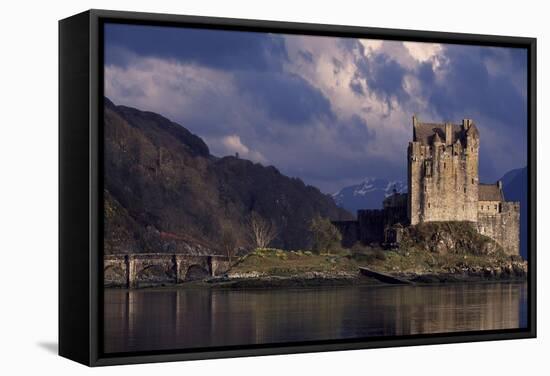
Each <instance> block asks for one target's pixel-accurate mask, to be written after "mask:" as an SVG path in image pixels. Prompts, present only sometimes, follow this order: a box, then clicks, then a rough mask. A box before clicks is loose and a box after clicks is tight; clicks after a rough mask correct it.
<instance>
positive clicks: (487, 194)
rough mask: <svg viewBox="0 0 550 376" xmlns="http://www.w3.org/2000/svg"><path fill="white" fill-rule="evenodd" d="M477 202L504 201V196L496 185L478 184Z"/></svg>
mask: <svg viewBox="0 0 550 376" xmlns="http://www.w3.org/2000/svg"><path fill="white" fill-rule="evenodd" d="M478 200H479V201H504V195H503V193H502V189H500V187H499V186H498V184H480V185H479V188H478Z"/></svg>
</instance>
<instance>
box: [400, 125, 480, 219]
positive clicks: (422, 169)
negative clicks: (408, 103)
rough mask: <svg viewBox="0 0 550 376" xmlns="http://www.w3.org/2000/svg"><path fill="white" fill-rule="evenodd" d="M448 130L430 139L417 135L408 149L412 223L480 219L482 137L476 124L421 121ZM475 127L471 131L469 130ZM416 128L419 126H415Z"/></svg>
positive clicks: (409, 212)
mask: <svg viewBox="0 0 550 376" xmlns="http://www.w3.org/2000/svg"><path fill="white" fill-rule="evenodd" d="M413 123H414V124H413V125H414V127H420V126H422V127H423V128H425V129H429V128H430V127H432V126H433V128H434V130H439V129H443V128H444V129H445V133H444V137H445V139H444V140H442V139H441V138H440V137H439V135H438V133H437V132H435V131H434V136H433V137H432V138H430V139H428V140H426V139H424V138H422V139H420V138H417V137H416V131H415V137H414V138H413V141H412V142H411V143H410V144H409V148H408V164H409V166H408V167H409V168H408V172H409V175H408V183H409V191H410V199H409V208H408V216H409V219H410V223H411V224H413V225H414V224H417V223H419V222H432V221H470V222H476V221H477V209H478V208H477V201H478V184H479V181H478V154H479V140H478V134H477V130H476V129H475V125H473V124H472V123H471V122H470V121H469V120H464V121H463V124H462V125H456V124H444V125H441V124H439V125H438V124H433V125H432V124H421V125H420V124H418V123H417V122H416V120H413ZM470 128H472V131H470ZM415 129H416V128H415Z"/></svg>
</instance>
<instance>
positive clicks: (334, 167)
mask: <svg viewBox="0 0 550 376" xmlns="http://www.w3.org/2000/svg"><path fill="white" fill-rule="evenodd" d="M289 38H294V37H293V36H277V35H270V34H265V33H244V32H228V31H219V30H218V31H216V30H200V29H181V28H165V27H150V26H146V27H143V26H129V25H107V27H106V30H105V42H106V44H105V47H106V63H107V64H111V65H113V66H117V67H122V68H126V67H128V66H130V65H132V64H137V62H138V60H139V59H140V58H143V57H154V58H158V59H160V60H162V61H163V62H175V63H178V64H182V65H185V66H187V65H192V66H196V67H207V68H210V69H211V70H214V71H216V72H221V73H223V77H224V78H223V79H226V78H227V80H228V81H227V82H225V81H224V84H225V85H226V86H231V87H234V88H235V90H234V91H231V90H229V91H228V90H226V86H224V88H223V90H222V89H221V88H220V87H221V84H219V83H218V82H214V84H212V81H210V82H207V84H206V85H207V86H208V90H206V91H205V93H206V94H204V95H203V96H202V97H200V98H199V95H200V93H201V92H200V91H199V90H195V91H193V90H190V83H189V81H188V79H187V78H186V77H181V78H180V79H178V77H172V76H171V75H170V77H168V79H166V80H164V81H163V82H167V83H163V85H164V86H162V87H160V86H159V87H155V89H154V90H152V91H154V92H155V93H157V92H159V91H163V95H164V96H165V97H166V98H170V97H171V96H172V95H174V94H175V95H176V96H180V97H182V98H192V100H193V103H194V106H191V107H189V108H188V107H186V109H185V111H184V110H181V111H179V110H177V109H176V110H174V116H175V117H176V118H175V119H174V120H177V121H180V122H181V123H182V124H183V125H184V126H185V127H187V128H189V129H191V130H192V131H193V132H195V133H197V134H199V135H201V137H205V138H207V139H208V140H214V141H216V140H218V141H219V140H220V139H221V138H222V137H224V136H228V135H238V136H239V137H240V140H241V141H242V142H243V144H244V145H246V147H248V148H250V150H253V151H258V152H261V153H262V155H263V156H265V157H266V160H267V161H268V163H272V164H274V165H275V166H276V167H277V168H278V169H280V171H281V172H283V173H285V174H287V175H290V176H296V177H300V178H302V179H303V180H304V181H305V182H307V183H312V184H315V185H317V186H318V187H319V188H321V189H322V190H323V191H325V192H330V191H335V190H337V189H339V188H342V186H338V184H344V183H346V184H349V183H350V182H355V183H356V182H358V181H360V180H361V179H363V178H364V177H366V176H375V177H381V178H387V179H392V180H393V179H402V180H404V179H405V178H406V143H407V142H408V139H409V133H407V135H406V136H404V135H403V132H405V130H404V129H403V130H402V131H400V130H399V129H396V128H398V127H399V126H402V123H401V124H394V123H390V122H389V120H388V119H389V118H390V114H396V113H397V114H398V115H396V116H397V117H392V119H397V122H399V121H400V120H399V119H400V117H399V116H401V114H402V113H403V114H407V116H409V115H412V114H413V113H419V112H420V113H422V111H427V112H428V114H429V118H426V119H422V120H425V121H436V122H439V121H460V119H462V118H464V117H474V116H475V118H474V120H475V121H476V122H477V123H478V124H479V125H480V128H481V130H482V131H483V130H491V131H494V130H497V131H498V133H499V136H500V137H501V139H498V140H497V139H494V140H491V139H489V137H488V136H487V137H484V138H483V140H482V149H481V155H480V175H481V177H482V178H483V179H484V180H487V178H484V177H488V178H489V179H493V178H494V179H496V178H498V177H500V176H501V175H502V174H503V173H504V172H506V171H508V170H510V169H512V168H516V167H521V164H522V163H525V160H522V161H517V163H516V164H514V161H513V160H512V161H511V160H510V157H509V156H508V154H510V149H507V148H506V147H501V148H500V149H499V147H498V146H499V144H498V143H503V144H502V145H504V144H506V143H508V145H515V146H513V148H514V150H516V151H517V150H520V151H523V152H524V154H525V151H526V126H527V123H526V102H525V95H524V94H523V95H522V89H521V87H523V86H522V83H523V82H524V81H525V79H522V77H521V75H522V74H524V75H526V62H527V59H526V55H525V53H524V52H522V51H519V50H512V49H492V48H486V47H472V46H455V45H446V46H443V50H442V51H440V52H439V53H438V55H440V56H437V57H438V58H439V57H440V58H441V59H440V60H439V64H440V65H441V69H443V71H444V73H445V74H443V76H442V77H443V79H442V80H441V79H440V73H441V72H440V71H438V73H437V74H436V72H434V65H433V61H431V60H426V61H423V62H420V61H417V60H415V59H414V58H413V57H412V56H410V55H408V53H409V52H408V50H407V49H406V48H405V46H404V45H402V44H399V43H398V42H387V43H386V42H384V43H383V44H382V47H379V48H377V49H375V50H370V49H369V53H365V47H364V46H363V45H362V43H360V42H359V41H357V40H354V39H349V38H348V39H339V40H336V41H334V40H332V41H331V43H333V42H336V43H335V44H336V45H337V46H338V48H339V49H341V52H337V53H332V52H331V53H330V55H328V56H327V55H324V56H321V55H319V52H318V51H317V50H310V48H309V46H308V45H307V41H306V43H301V44H299V45H298V46H297V48H296V49H294V50H292V49H290V51H295V55H292V56H294V59H293V60H295V61H291V59H289V52H288V51H287V45H286V43H287V42H288V40H289ZM300 38H302V37H300ZM288 43H289V44H290V42H288ZM391 43H394V45H391ZM333 46H334V43H333V45H332V46H329V45H327V51H334V48H333ZM295 47H296V45H295ZM312 51H317V52H315V53H314V52H312ZM404 57H405V58H406V59H404ZM323 58H324V60H323ZM323 62H328V67H327V69H326V71H323V74H324V75H329V76H330V74H331V73H332V74H333V75H334V80H336V81H335V82H337V84H336V85H337V86H338V85H340V83H341V82H344V85H345V86H344V85H342V86H341V87H340V88H342V89H344V90H345V89H348V90H349V91H348V93H349V94H350V98H352V99H354V100H357V102H362V103H363V104H360V105H358V106H357V107H355V108H353V106H352V104H353V102H354V101H353V100H350V101H349V103H348V102H346V105H345V106H343V107H345V108H344V109H342V105H341V102H342V101H340V103H339V102H338V100H335V97H334V95H340V94H341V91H338V90H336V91H335V92H334V93H331V91H330V89H328V90H326V89H323V91H321V90H320V88H322V87H323V85H322V83H320V82H316V80H317V79H319V76H316V75H315V74H312V75H311V76H308V75H307V74H304V73H303V71H302V69H303V70H307V69H309V70H310V71H308V72H316V69H317V68H319V66H320V64H322V63H323ZM289 67H290V69H289ZM169 72H173V71H169ZM349 72H351V75H352V79H351V81H349V78H348V81H345V80H346V77H348V76H347V75H348V73H349ZM152 73H156V71H155V70H152V71H147V70H145V71H142V74H143V75H144V76H151V75H152ZM171 74H172V73H171ZM127 77H129V78H130V79H134V77H135V76H132V75H128V76H127ZM141 77H143V76H141ZM201 77H202V76H201ZM204 77H206V76H204ZM204 77H203V78H204ZM208 77H209V76H208ZM215 77H218V76H215ZM325 77H326V76H325ZM407 77H413V78H414V79H415V80H413V82H414V83H415V84H416V82H418V84H419V85H418V88H417V90H416V91H415V92H414V93H415V94H414V95H412V94H409V92H408V91H407V90H406V89H405V79H406V78H407ZM306 78H307V79H306ZM212 80H215V78H213V79H212ZM123 82H125V83H126V82H127V81H123ZM197 82H198V84H201V82H204V80H197ZM407 82H409V81H407ZM140 84H141V82H133V83H132V84H125V85H124V86H123V90H122V89H121V91H120V92H119V93H118V94H119V98H118V99H119V100H120V98H124V97H132V95H133V96H134V97H136V98H138V97H146V94H147V93H143V91H144V90H146V88H143V87H142V86H141V85H140ZM325 84H326V83H325ZM152 85H155V83H154V82H153V83H152ZM174 86H177V87H174ZM340 88H339V89H340ZM415 88H416V86H415ZM193 89H195V88H194V87H193ZM124 91H125V92H124ZM164 91H165V92H164ZM131 93H133V94H132V95H130V94H131ZM136 93H139V94H140V95H137V94H136ZM228 93H230V94H228ZM417 95H418V97H416V96H417ZM353 96H355V97H353ZM344 98H346V97H344ZM113 99H115V98H113ZM159 102H160V103H162V101H161V100H159ZM169 103H172V102H169ZM125 104H128V105H132V103H125ZM348 104H349V106H348ZM380 105H381V106H380ZM136 106H137V107H139V106H138V105H136ZM172 107H174V106H171V108H172ZM176 107H177V106H176ZM381 107H387V108H388V111H385V112H384V113H380V114H378V113H377V112H376V111H379V108H381ZM150 110H153V111H155V108H150ZM178 111H179V112H178ZM354 112H355V113H354ZM403 116H404V115H403ZM178 117H179V118H178ZM479 117H481V119H480V118H479ZM365 118H366V119H368V123H367V121H366V120H365ZM408 119H410V117H409V118H408ZM392 121H394V122H395V120H392ZM383 128H388V129H389V128H391V131H390V132H387V133H384V129H383ZM501 130H502V131H501ZM377 132H378V133H377ZM399 132H401V133H399ZM407 132H409V131H408V130H407ZM485 134H487V133H485ZM388 136H389V137H393V139H389V138H387V137H388ZM482 137H483V136H482ZM396 139H398V140H401V139H402V143H403V145H402V146H396V145H397V144H396V142H395V140H396ZM392 141H393V142H392ZM399 142H401V141H399ZM513 143H515V144H513ZM381 144H382V145H388V147H387V148H386V149H387V152H385V151H384V147H382V148H381V147H380V145H381ZM397 147H399V150H397V149H396V148H397ZM375 148H376V149H377V150H376V152H372V149H375ZM381 149H382V150H381ZM220 152H221V149H220ZM520 153H521V152H520ZM396 155H399V156H401V155H402V158H400V157H399V158H396V157H395V156H396Z"/></svg>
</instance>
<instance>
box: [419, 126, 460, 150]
mask: <svg viewBox="0 0 550 376" xmlns="http://www.w3.org/2000/svg"><path fill="white" fill-rule="evenodd" d="M451 126H452V130H453V139H452V141H451V143H455V142H456V140H461V139H463V138H464V130H463V128H462V125H461V124H451ZM435 135H437V136H438V137H439V138H440V140H445V124H443V123H441V124H438V123H420V122H417V123H416V124H415V126H414V134H413V141H415V142H420V143H422V144H424V145H430V144H431V143H432V141H433V139H434V138H435Z"/></svg>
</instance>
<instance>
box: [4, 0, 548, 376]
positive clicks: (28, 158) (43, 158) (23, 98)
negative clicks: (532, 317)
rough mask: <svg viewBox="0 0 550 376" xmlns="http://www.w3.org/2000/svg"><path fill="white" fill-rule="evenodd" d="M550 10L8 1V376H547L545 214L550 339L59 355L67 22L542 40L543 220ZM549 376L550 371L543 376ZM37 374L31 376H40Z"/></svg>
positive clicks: (526, 5) (406, 1) (203, 0)
mask: <svg viewBox="0 0 550 376" xmlns="http://www.w3.org/2000/svg"><path fill="white" fill-rule="evenodd" d="M544 3H545V2H544V1H525V0H524V1H517V0H516V1H486V2H483V1H480V0H477V1H470V0H461V1H452V2H445V1H441V0H439V1H420V0H415V1H411V0H399V1H397V0H391V1H389V0H374V1H366V0H363V1H357V2H353V1H345V0H331V1H323V2H321V1H315V2H305V1H299V0H284V1H283V0H271V1H261V0H256V1H244V0H229V1H214V0H212V1H211V0H194V1H163V0H155V1H151V0H148V1H143V0H133V1H116V0H112V1H99V0H97V1H71V2H66V4H64V3H63V2H57V3H55V2H46V1H44V2H36V3H32V2H30V1H5V2H3V4H2V13H1V14H2V17H1V21H0V28H1V32H0V42H1V43H0V51H1V52H0V53H1V57H0V67H1V70H0V72H1V79H0V96H1V101H0V103H1V105H0V221H1V223H0V251H1V257H0V278H1V280H0V291H1V295H0V373H1V374H2V375H12V374H27V373H28V374H33V373H34V374H39V373H44V374H54V373H55V374H61V375H65V374H67V375H78V374H90V373H97V374H105V375H106V374H109V375H114V374H117V375H122V374H131V375H140V374H151V373H158V374H160V373H164V374H181V375H182V374H192V375H197V376H199V375H208V374H214V373H217V374H223V375H293V374H298V373H302V374H315V375H335V374H340V375H341V374H355V373H357V374H373V373H374V372H377V373H378V372H380V373H383V374H384V375H386V374H387V375H392V374H397V373H401V374H406V375H416V374H420V375H423V376H426V375H431V374H434V375H435V374H445V375H476V374H484V375H489V374H499V375H504V374H516V375H521V374H542V373H544V372H545V371H546V372H548V368H549V366H550V364H549V363H550V362H549V361H548V359H549V357H550V351H549V350H550V346H549V341H548V336H549V325H548V321H547V320H546V319H547V316H548V295H549V293H550V283H549V277H548V276H549V275H550V272H548V271H547V270H546V268H547V266H548V259H549V257H548V255H547V251H549V250H548V247H547V244H548V242H547V241H546V240H544V239H543V236H544V234H545V233H547V231H548V229H546V230H545V227H546V228H548V226H549V225H550V221H549V220H548V219H547V218H548V217H547V218H544V216H541V215H540V214H539V218H538V223H539V226H538V228H539V247H538V272H539V278H538V289H539V293H538V303H539V306H538V317H539V338H538V339H533V340H516V341H497V342H486V343H471V344H456V345H439V346H421V347H409V348H394V349H383V350H361V351H345V352H331V353H319V354H306V355H290V356H269V357H255V358H241V359H229V360H210V361H195V362H185V363H182V362H180V363H165V364H153V365H138V366H135V365H134V366H117V367H108V368H101V369H88V368H86V367H84V366H81V365H78V364H76V363H74V362H71V361H69V360H66V359H63V358H60V357H58V356H56V355H55V353H56V351H57V219H58V216H57V52H58V51H57V20H59V19H61V18H65V17H68V16H70V15H72V14H75V13H78V12H81V11H83V10H86V9H88V8H105V9H116V10H134V11H146V12H165V13H176V14H191V15H204V16H222V17H235V18H255V19H266V20H285V21H297V22H316V23H327V24H345V25H360V26H378V27H389V28H403V29H422V30H437V31H452V32H469V33H480V34H502V35H518V36H530V37H537V38H538V67H539V72H538V124H539V125H538V140H539V142H538V158H537V160H538V165H539V168H538V179H539V184H538V187H539V197H538V212H539V213H544V212H550V205H549V199H548V196H549V195H548V193H547V192H546V191H545V189H544V188H545V187H548V186H549V185H550V184H549V183H550V181H549V179H550V176H549V173H548V171H549V169H548V165H549V164H550V147H548V145H549V144H548V141H546V140H550V128H548V127H547V126H546V125H547V123H548V110H547V109H546V108H545V106H546V105H549V106H550V104H549V103H548V77H549V74H548V69H550V62H549V57H548V48H547V47H548V40H549V38H550V25H549V23H550V20H549V19H548V14H550V12H549V11H548V10H545V9H544ZM543 369H545V371H543ZM31 372H32V373H31Z"/></svg>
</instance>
